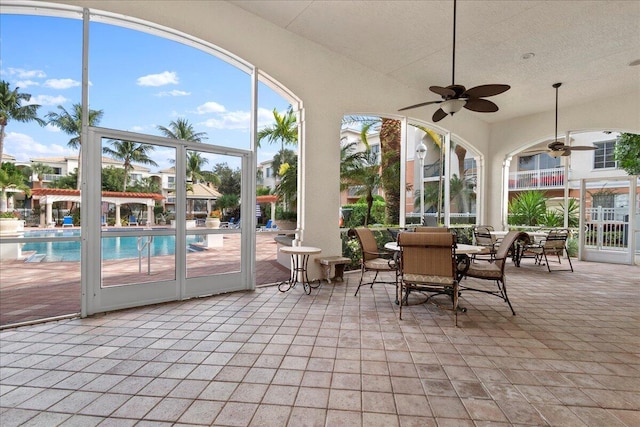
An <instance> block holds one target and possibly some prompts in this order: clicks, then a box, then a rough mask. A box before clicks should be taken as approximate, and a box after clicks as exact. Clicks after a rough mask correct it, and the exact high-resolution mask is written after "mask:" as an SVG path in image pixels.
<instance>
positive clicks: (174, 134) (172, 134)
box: [158, 118, 208, 142]
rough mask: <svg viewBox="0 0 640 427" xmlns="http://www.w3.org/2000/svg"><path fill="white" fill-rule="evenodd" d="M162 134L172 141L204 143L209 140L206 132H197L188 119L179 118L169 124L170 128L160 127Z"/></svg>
mask: <svg viewBox="0 0 640 427" xmlns="http://www.w3.org/2000/svg"><path fill="white" fill-rule="evenodd" d="M158 130H159V131H160V133H161V134H162V135H163V136H165V137H167V138H172V139H180V140H182V141H191V142H203V141H204V140H206V139H208V137H207V133H206V132H196V131H195V129H194V128H193V125H192V124H191V123H189V121H188V120H187V119H182V118H179V119H177V120H174V121H172V122H171V123H169V127H164V126H158Z"/></svg>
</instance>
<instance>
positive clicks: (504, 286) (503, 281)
mask: <svg viewBox="0 0 640 427" xmlns="http://www.w3.org/2000/svg"><path fill="white" fill-rule="evenodd" d="M497 282H498V289H500V291H501V292H502V295H503V296H504V300H505V301H506V303H507V304H509V308H510V309H511V313H513V315H514V316H515V315H516V312H515V311H514V309H513V306H511V301H509V295H507V283H506V281H505V280H504V279H502V286H500V280H497Z"/></svg>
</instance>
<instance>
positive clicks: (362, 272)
mask: <svg viewBox="0 0 640 427" xmlns="http://www.w3.org/2000/svg"><path fill="white" fill-rule="evenodd" d="M360 270H361V273H360V283H358V288H357V289H356V293H355V294H353V296H354V297H355V296H358V291H359V290H360V286H362V279H363V278H364V265H363V266H362V267H361V268H360Z"/></svg>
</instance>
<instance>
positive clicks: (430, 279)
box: [402, 274, 454, 285]
mask: <svg viewBox="0 0 640 427" xmlns="http://www.w3.org/2000/svg"><path fill="white" fill-rule="evenodd" d="M402 281H403V282H406V283H412V284H413V283H418V284H419V283H433V284H438V285H453V282H454V281H453V278H451V277H446V276H433V275H429V274H404V275H403V276H402Z"/></svg>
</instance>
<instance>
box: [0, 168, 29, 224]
mask: <svg viewBox="0 0 640 427" xmlns="http://www.w3.org/2000/svg"><path fill="white" fill-rule="evenodd" d="M9 189H12V190H19V191H24V193H25V194H26V195H27V197H28V196H30V195H31V189H30V188H29V187H28V186H27V185H26V184H25V178H24V175H22V172H20V171H19V170H18V168H16V166H15V165H14V164H13V163H3V164H2V166H1V167H0V212H6V211H7V197H8V195H7V190H9Z"/></svg>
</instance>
